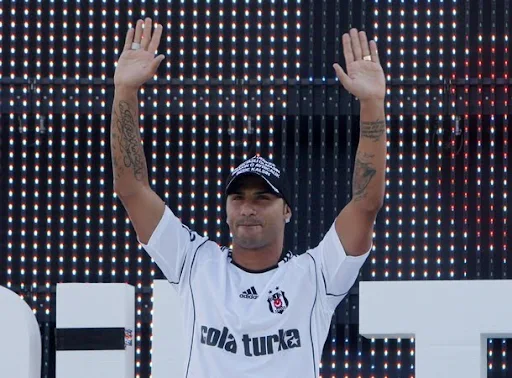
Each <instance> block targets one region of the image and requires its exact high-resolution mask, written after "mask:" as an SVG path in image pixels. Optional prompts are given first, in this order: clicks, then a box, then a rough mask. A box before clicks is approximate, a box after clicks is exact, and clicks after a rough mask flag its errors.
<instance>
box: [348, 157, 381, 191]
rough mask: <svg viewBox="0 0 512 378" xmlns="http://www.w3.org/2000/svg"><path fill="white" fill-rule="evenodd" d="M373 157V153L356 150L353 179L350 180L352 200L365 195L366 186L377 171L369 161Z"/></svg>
mask: <svg viewBox="0 0 512 378" xmlns="http://www.w3.org/2000/svg"><path fill="white" fill-rule="evenodd" d="M374 157H375V155H374V154H369V153H366V152H358V153H357V155H356V161H355V164H354V179H353V182H352V198H353V200H354V201H359V200H361V199H363V198H365V197H366V195H367V191H366V188H367V187H368V185H369V184H370V181H371V180H372V179H373V177H374V176H375V174H376V173H377V170H376V169H375V167H374V166H373V164H372V162H371V160H372V159H373V158H374Z"/></svg>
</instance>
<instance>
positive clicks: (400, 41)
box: [0, 0, 512, 378]
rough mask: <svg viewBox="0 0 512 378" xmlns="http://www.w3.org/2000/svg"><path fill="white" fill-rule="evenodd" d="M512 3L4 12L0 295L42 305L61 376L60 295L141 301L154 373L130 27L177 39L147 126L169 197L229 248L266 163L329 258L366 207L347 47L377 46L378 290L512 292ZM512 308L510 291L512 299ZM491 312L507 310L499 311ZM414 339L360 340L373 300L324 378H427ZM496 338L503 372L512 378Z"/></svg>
mask: <svg viewBox="0 0 512 378" xmlns="http://www.w3.org/2000/svg"><path fill="white" fill-rule="evenodd" d="M509 7H510V1H509V0H485V1H484V0H445V1H443V0H422V1H418V0H407V1H405V0H402V1H398V0H387V1H385V0H381V1H377V0H375V1H370V0H359V1H356V0H318V1H313V0H303V1H300V0H299V1H287V0H259V1H257V0H245V1H241V0H238V1H236V0H231V1H227V0H226V1H222V0H218V1H208V0H197V1H196V0H195V1H184V0H181V1H158V0H153V1H149V0H148V1H143V0H141V1H129V0H126V1H113V0H110V1H107V0H103V1H99V0H96V1H92V0H90V1H80V0H69V1H66V0H62V1H58V2H54V1H53V0H52V1H35V0H32V1H14V0H12V1H8V0H5V1H0V75H1V76H0V108H1V114H0V120H1V122H0V181H1V185H0V194H1V195H0V285H3V286H6V287H8V288H10V289H12V290H13V291H15V292H17V293H19V295H21V296H22V297H23V298H24V299H25V300H26V302H27V303H28V304H29V305H30V306H31V307H32V309H33V311H34V313H35V315H36V317H37V319H38V321H39V324H40V327H41V333H42V337H43V365H42V377H45V378H46V377H54V376H55V371H54V369H55V368H54V366H55V347H54V344H55V340H54V329H55V285H56V284H57V283H59V282H105V283H109V282H127V283H130V284H132V285H134V286H135V287H136V298H137V303H136V308H137V312H136V322H137V324H136V332H137V336H136V338H135V346H136V372H137V377H148V376H149V375H150V373H151V368H150V361H151V341H150V337H151V309H152V301H151V297H152V289H151V285H152V281H153V279H155V278H163V276H162V274H161V272H160V271H159V269H158V268H157V267H156V265H155V264H154V263H152V261H151V259H150V258H149V257H148V256H147V255H146V253H145V252H144V250H143V249H141V247H140V246H139V245H138V243H137V240H136V235H135V233H134V231H133V229H132V227H131V225H130V223H129V220H128V218H127V214H126V212H125V211H124V209H123V208H122V205H121V203H120V202H119V200H118V199H117V198H116V196H115V195H114V193H113V190H112V180H113V179H112V169H111V161H110V149H109V143H110V141H109V126H110V112H111V103H112V98H113V90H114V87H113V74H114V70H115V64H116V60H117V58H118V56H119V54H120V48H122V45H123V42H124V36H125V33H126V31H127V29H128V27H129V26H133V25H134V24H135V22H136V20H137V19H138V18H141V17H146V16H150V17H152V18H153V19H154V20H155V21H156V22H158V23H161V24H163V26H164V33H163V37H162V42H161V44H160V49H159V53H163V54H165V55H166V59H165V60H164V61H163V62H162V64H161V66H160V68H159V71H158V74H157V75H156V76H155V78H154V80H152V81H151V82H149V83H148V84H147V85H145V86H144V88H143V90H142V91H141V92H140V97H139V99H140V127H141V132H142V137H143V140H144V148H145V152H146V157H147V161H148V165H149V167H150V169H149V172H150V181H151V184H152V186H153V188H154V189H155V190H156V192H157V193H158V194H159V195H160V196H162V198H163V199H164V200H165V201H166V203H167V204H168V205H169V206H170V207H171V209H173V210H174V212H175V213H176V214H177V215H178V216H179V217H180V218H181V219H182V221H183V222H184V223H186V224H187V225H189V226H190V227H191V228H193V229H195V230H196V231H197V232H199V233H200V234H204V235H208V236H209V237H210V238H211V239H213V240H215V241H217V242H219V243H220V244H223V245H229V243H230V239H229V232H228V228H227V225H226V224H225V214H224V210H223V209H224V200H225V199H224V197H223V184H224V180H225V178H226V177H227V175H228V174H229V171H230V170H231V169H232V168H234V167H235V166H236V165H238V164H239V163H240V162H242V161H243V160H244V159H245V158H248V157H250V156H253V155H255V154H262V155H263V156H267V157H269V158H271V159H272V160H274V161H275V162H276V163H278V164H280V165H282V166H284V167H285V169H286V171H287V173H288V175H289V176H290V178H291V180H292V182H291V184H292V189H293V190H292V193H293V209H292V210H293V213H294V216H293V218H292V222H291V223H290V224H289V225H288V226H287V234H286V247H287V248H288V249H292V250H295V251H297V252H298V253H302V252H304V251H305V250H306V249H307V248H308V247H312V246H315V245H316V244H318V242H319V241H320V240H321V238H322V237H323V235H324V233H325V232H326V231H327V230H328V228H329V226H330V225H331V223H332V222H333V221H334V218H335V216H336V215H337V213H338V212H339V211H340V210H341V208H342V207H343V206H344V205H345V204H346V203H347V202H348V201H349V200H350V196H351V179H352V163H353V158H354V155H355V151H356V148H357V143H358V137H359V126H358V123H359V104H358V102H357V100H356V99H354V98H353V97H352V96H351V95H349V94H348V93H347V92H346V91H345V90H344V89H343V87H342V86H341V85H340V84H339V82H338V81H337V79H336V77H335V73H334V70H333V68H332V64H333V63H334V62H340V63H341V65H342V66H343V67H345V64H344V59H343V53H342V46H341V36H342V34H343V33H344V32H347V31H348V30H349V28H351V27H356V28H358V29H362V30H365V31H366V32H367V33H368V37H369V39H376V40H377V43H378V48H379V53H380V59H381V63H382V65H383V68H384V71H385V74H386V78H387V98H386V113H387V125H388V130H387V137H388V141H389V143H388V159H387V164H388V171H387V183H386V190H387V194H386V200H385V204H384V207H383V209H382V210H381V212H380V214H379V217H378V219H377V224H376V228H375V240H374V241H375V245H374V250H373V252H372V254H371V256H370V257H369V259H368V261H367V263H366V264H365V266H364V268H363V271H362V273H361V277H360V279H361V280H471V279H510V278H511V277H512V268H511V267H510V263H509V261H508V253H507V252H508V249H509V231H508V225H509V219H510V215H509V214H510V212H509V211H508V206H509V204H510V199H509V196H508V190H509V189H508V178H509V177H510V173H509V171H508V169H509V166H510V163H509V159H508V149H509V140H510V137H509V119H508V114H509V113H510V111H511V105H510V103H511V94H510V91H509V89H510V86H511V79H510V75H511V73H512V69H511V66H512V65H511V64H509V58H510V57H509V46H510V41H509V35H510V25H511V23H512V17H511V14H510V11H509ZM507 297H508V298H509V300H510V294H508V293H503V299H504V300H506V298H507ZM489 311H493V309H489ZM414 350H415V346H414V340H409V339H407V340H405V339H401V340H368V339H364V338H362V337H360V336H358V287H357V284H356V285H355V286H354V288H353V289H352V291H351V292H350V295H348V296H347V298H346V299H345V300H344V301H343V302H342V304H341V305H340V307H339V308H338V310H337V312H336V314H335V316H334V317H333V322H332V327H331V332H330V335H329V337H328V339H327V341H326V344H325V349H324V353H323V357H322V367H321V375H322V377H396V378H400V377H403V378H405V377H414ZM511 355H512V342H511V341H510V340H501V339H493V340H489V341H488V376H489V377H494V378H495V377H510V376H512V357H511Z"/></svg>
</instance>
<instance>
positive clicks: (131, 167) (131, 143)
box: [110, 88, 164, 243]
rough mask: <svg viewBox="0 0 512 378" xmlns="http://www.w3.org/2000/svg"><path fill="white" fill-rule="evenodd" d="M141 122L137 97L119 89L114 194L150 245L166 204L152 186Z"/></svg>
mask: <svg viewBox="0 0 512 378" xmlns="http://www.w3.org/2000/svg"><path fill="white" fill-rule="evenodd" d="M137 120H138V110H137V93H136V92H135V91H133V90H131V89H123V88H116V90H115V95H114V103H113V109H112V124H111V131H110V145H111V153H112V167H113V173H114V190H115V192H116V193H117V195H118V196H119V199H120V200H121V202H122V204H123V206H124V208H125V209H126V211H127V213H128V216H129V218H130V220H131V222H132V224H133V228H134V229H135V232H136V233H137V236H138V238H139V240H140V241H141V242H142V243H147V242H148V241H149V238H150V236H151V234H152V233H153V231H154V230H155V228H156V226H157V225H158V223H159V221H160V219H161V218H162V215H163V213H164V202H163V201H162V200H161V199H160V197H159V196H158V195H157V194H156V193H155V192H154V191H153V190H152V189H151V188H150V186H149V180H148V169H147V164H146V158H145V157H144V150H143V148H142V144H141V137H140V132H139V126H138V123H137Z"/></svg>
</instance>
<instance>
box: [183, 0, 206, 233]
mask: <svg viewBox="0 0 512 378" xmlns="http://www.w3.org/2000/svg"><path fill="white" fill-rule="evenodd" d="M192 12H193V13H192V15H193V16H192V17H193V21H192V25H191V26H192V34H193V36H192V43H190V41H189V42H188V43H187V44H186V46H192V80H193V82H194V84H193V85H192V122H191V125H189V126H188V128H191V129H192V130H191V140H190V155H191V156H190V172H189V178H188V180H190V193H189V195H190V225H191V227H192V228H193V229H197V226H195V225H196V190H197V189H196V164H197V159H196V157H197V156H196V155H197V152H196V151H197V113H196V111H197V103H196V99H197V97H196V93H197V87H196V81H197V3H194V8H193V11H192ZM189 27H190V26H189ZM187 64H190V62H188V63H187ZM202 158H203V159H204V156H203V157H202ZM198 231H199V230H198Z"/></svg>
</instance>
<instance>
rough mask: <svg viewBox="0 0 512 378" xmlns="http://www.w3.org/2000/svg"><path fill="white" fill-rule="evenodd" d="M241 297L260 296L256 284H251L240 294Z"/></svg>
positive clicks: (253, 297) (251, 297)
mask: <svg viewBox="0 0 512 378" xmlns="http://www.w3.org/2000/svg"><path fill="white" fill-rule="evenodd" d="M240 298H246V299H256V298H258V293H257V292H256V289H255V288H254V286H251V287H250V288H249V289H247V290H245V291H243V292H242V294H240Z"/></svg>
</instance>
